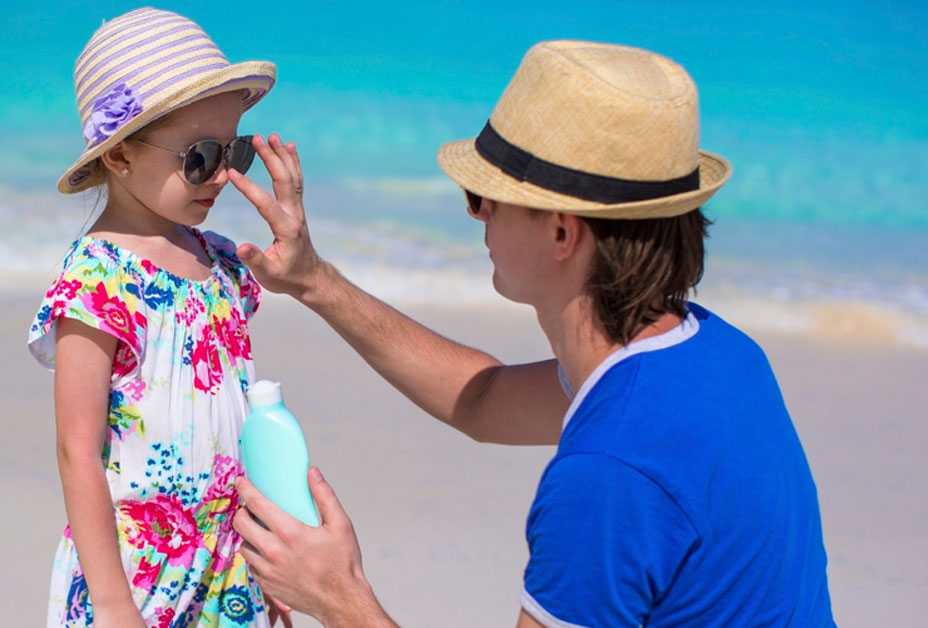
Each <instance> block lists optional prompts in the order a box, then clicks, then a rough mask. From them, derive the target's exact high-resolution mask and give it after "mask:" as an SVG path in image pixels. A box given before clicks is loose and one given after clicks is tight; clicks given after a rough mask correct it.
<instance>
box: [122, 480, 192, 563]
mask: <svg viewBox="0 0 928 628" xmlns="http://www.w3.org/2000/svg"><path fill="white" fill-rule="evenodd" d="M119 510H120V512H121V513H123V514H124V515H126V516H127V517H128V518H129V519H130V521H131V522H130V523H129V524H128V526H127V527H128V529H127V539H128V541H129V543H131V544H132V545H134V546H135V547H138V548H149V547H150V548H152V549H154V550H155V551H156V552H159V553H161V554H163V555H165V556H166V557H167V561H168V564H169V565H172V566H178V565H180V566H182V567H184V568H185V569H189V568H190V565H191V564H192V563H193V557H194V554H195V553H196V551H197V549H198V548H199V547H200V545H201V543H202V538H201V537H200V534H199V531H198V530H197V522H196V520H195V519H194V517H193V513H192V512H190V511H189V510H187V509H186V508H184V507H183V505H182V504H181V503H180V501H179V500H178V499H177V498H176V497H174V496H168V495H158V496H157V497H155V498H154V499H150V500H146V501H125V502H123V503H122V504H121V505H120V507H119Z"/></svg>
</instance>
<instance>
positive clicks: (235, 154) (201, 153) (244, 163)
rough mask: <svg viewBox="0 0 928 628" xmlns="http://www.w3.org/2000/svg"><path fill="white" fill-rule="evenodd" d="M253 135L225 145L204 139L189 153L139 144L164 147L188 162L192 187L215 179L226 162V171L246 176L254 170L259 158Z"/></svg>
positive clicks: (188, 148) (187, 168)
mask: <svg viewBox="0 0 928 628" xmlns="http://www.w3.org/2000/svg"><path fill="white" fill-rule="evenodd" d="M251 137H252V136H251V135H240V136H238V137H236V138H233V140H232V141H231V142H229V143H228V144H226V145H225V146H223V144H222V143H221V142H220V141H219V140H200V141H199V142H194V143H193V144H191V145H190V146H189V147H187V150H185V151H183V152H177V150H176V149H174V148H168V147H167V146H158V145H157V144H152V143H151V142H146V141H144V140H139V139H137V140H135V141H136V142H138V143H139V144H144V145H145V146H151V147H152V148H160V149H161V150H166V151H170V152H172V153H174V154H175V155H177V156H178V157H180V158H181V159H183V160H184V166H183V171H184V178H185V179H186V180H187V182H188V183H190V184H192V185H200V184H201V183H206V182H207V181H209V180H210V179H212V178H213V175H215V174H216V171H217V170H219V166H220V165H221V164H223V163H225V165H226V168H235V169H236V170H238V171H239V172H241V173H242V174H245V172H247V171H248V168H250V167H251V162H252V161H254V159H255V149H254V146H252V145H251Z"/></svg>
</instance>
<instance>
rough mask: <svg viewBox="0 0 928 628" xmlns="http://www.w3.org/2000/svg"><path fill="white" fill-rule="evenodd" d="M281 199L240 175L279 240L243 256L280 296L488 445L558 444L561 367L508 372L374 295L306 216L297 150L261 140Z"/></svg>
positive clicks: (550, 364)
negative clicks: (345, 269) (337, 261)
mask: <svg viewBox="0 0 928 628" xmlns="http://www.w3.org/2000/svg"><path fill="white" fill-rule="evenodd" d="M254 146H255V149H256V151H257V153H258V155H259V156H260V157H261V159H262V160H263V161H264V163H265V164H266V165H267V169H268V171H269V172H270V174H271V178H272V180H273V186H274V197H272V196H271V195H269V194H267V193H266V192H265V191H264V190H262V189H261V188H260V187H258V186H257V185H255V184H254V183H253V182H252V181H251V180H249V179H248V178H247V177H245V176H244V175H242V174H239V173H237V172H235V171H230V175H229V176H230V179H231V180H232V183H233V184H234V185H235V186H236V187H237V188H238V189H239V190H240V191H241V192H242V193H243V194H244V195H245V196H246V197H247V198H248V199H249V200H250V201H251V202H252V203H253V204H254V205H255V207H257V208H258V211H259V212H260V213H261V215H262V216H263V217H264V219H265V220H266V221H267V222H268V225H269V226H270V228H271V231H272V233H273V234H274V242H273V244H271V246H270V247H268V249H267V250H265V251H264V252H262V251H261V250H260V249H259V248H258V247H256V246H255V245H252V244H243V245H241V246H240V247H239V249H238V254H239V256H240V257H241V258H242V260H243V261H244V262H245V263H246V264H247V265H248V266H249V268H251V270H252V271H253V272H254V274H255V276H256V277H257V278H258V280H259V281H260V282H261V283H262V285H264V286H265V287H266V288H268V289H269V290H271V291H274V292H284V293H287V294H290V295H291V296H293V297H294V298H296V299H298V300H299V301H300V302H301V303H303V304H304V305H306V306H307V307H309V308H310V309H312V310H313V311H315V312H316V313H318V314H319V315H320V316H322V317H323V318H324V319H325V320H326V322H328V323H329V324H330V325H331V326H332V327H333V329H335V330H336V331H337V332H338V333H339V334H340V335H341V336H342V337H343V338H344V339H345V340H346V341H347V342H348V343H349V344H350V345H351V346H352V347H353V348H354V349H355V350H356V351H357V352H358V353H359V354H360V355H361V356H362V357H363V358H364V359H365V360H366V361H367V362H368V364H370V365H371V367H373V368H374V370H376V371H377V372H378V373H379V374H380V375H382V376H383V377H384V378H385V379H386V380H387V381H388V382H390V383H391V384H392V385H393V386H395V387H396V388H397V389H398V390H399V391H400V392H402V393H403V394H404V395H406V396H407V397H408V398H409V399H410V400H411V401H412V402H413V403H415V404H416V405H418V406H419V407H420V408H422V409H423V410H425V411H426V412H428V413H429V414H431V415H432V416H434V417H435V418H437V419H439V420H441V421H444V422H445V423H447V424H448V425H450V426H452V427H454V428H455V429H458V430H460V431H462V432H464V433H465V434H467V435H469V436H470V437H472V438H474V439H475V440H478V441H486V442H494V443H506V444H521V445H542V444H548V445H550V444H556V443H557V441H558V438H559V436H560V431H561V419H562V417H563V415H564V413H565V412H566V410H567V406H568V400H567V398H566V397H565V395H564V394H563V391H562V390H561V387H560V385H559V382H558V378H557V366H556V363H555V362H554V361H553V360H549V361H545V362H537V363H534V364H524V365H517V366H507V365H503V364H501V363H500V362H499V361H498V360H497V359H496V358H494V357H492V356H490V355H488V354H486V353H484V352H482V351H478V350H476V349H473V348H471V347H467V346H465V345H462V344H460V343H457V342H454V341H452V340H449V339H447V338H444V337H443V336H441V335H439V334H437V333H435V332H434V331H432V330H430V329H428V328H426V327H424V326H423V325H420V324H419V323H417V322H416V321H414V320H412V319H411V318H409V317H408V316H406V315H404V314H402V313H401V312H399V311H397V310H396V309H394V308H392V307H390V306H388V305H386V304H385V303H383V302H382V301H380V300H378V299H376V298H375V297H373V296H371V295H370V294H367V293H366V292H364V291H363V290H361V289H360V288H358V287H357V286H355V285H353V284H352V283H351V282H349V281H348V280H347V279H345V278H344V277H343V276H342V275H341V274H340V273H339V272H338V271H337V270H336V269H335V268H334V267H333V266H332V265H330V264H328V263H326V262H325V261H324V260H322V259H320V258H319V256H318V254H317V253H316V250H315V248H314V247H313V244H312V240H311V238H310V234H309V228H308V226H307V222H306V214H305V211H304V209H303V201H302V187H303V178H302V171H301V169H300V164H299V157H298V155H297V153H296V148H295V147H294V146H293V144H289V145H287V146H284V145H283V144H282V143H281V141H280V139H279V138H278V137H277V136H275V135H272V136H271V138H270V140H269V142H264V141H263V139H262V138H261V137H260V136H255V138H254Z"/></svg>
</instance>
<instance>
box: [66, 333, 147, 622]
mask: <svg viewBox="0 0 928 628" xmlns="http://www.w3.org/2000/svg"><path fill="white" fill-rule="evenodd" d="M57 334H58V335H57V339H56V359H55V362H56V363H55V416H56V424H57V440H58V471H59V474H60V475H61V486H62V488H63V490H64V503H65V509H66V510H67V513H68V521H69V523H70V526H71V536H72V538H73V539H74V544H75V546H76V547H77V553H78V556H79V557H80V564H81V570H82V571H83V572H84V577H85V578H86V580H87V587H88V589H89V590H90V599H91V601H92V603H93V608H94V625H100V626H104V625H113V626H116V625H120V626H122V625H126V626H136V625H138V626H144V623H143V622H142V618H141V615H140V614H139V612H138V610H136V608H135V604H134V603H133V601H132V594H131V592H130V590H129V583H128V581H127V580H126V574H125V572H124V571H123V566H122V560H121V558H120V554H119V547H118V545H117V540H116V521H115V517H114V516H113V502H112V498H111V497H110V491H109V486H108V485H107V482H106V476H105V473H104V469H103V464H102V458H101V456H102V451H103V445H104V442H105V438H106V430H107V429H108V428H107V416H108V414H109V396H110V375H111V373H112V365H113V354H114V353H115V351H116V342H117V340H116V338H114V337H113V336H111V335H109V334H106V333H104V332H102V331H99V330H97V329H93V328H91V327H88V326H87V325H84V324H83V323H80V322H78V321H75V320H72V319H67V318H62V319H60V320H59V321H58V330H57ZM118 622H123V623H118ZM126 622H130V623H126Z"/></svg>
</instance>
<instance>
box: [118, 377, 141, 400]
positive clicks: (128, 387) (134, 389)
mask: <svg viewBox="0 0 928 628" xmlns="http://www.w3.org/2000/svg"><path fill="white" fill-rule="evenodd" d="M121 390H122V391H123V392H124V393H126V394H127V395H128V396H129V399H131V400H132V401H135V402H138V401H141V400H142V396H143V395H144V394H145V382H144V381H143V380H142V378H138V379H134V380H132V381H131V382H129V383H128V384H125V385H124V386H123V387H122V389H121Z"/></svg>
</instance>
